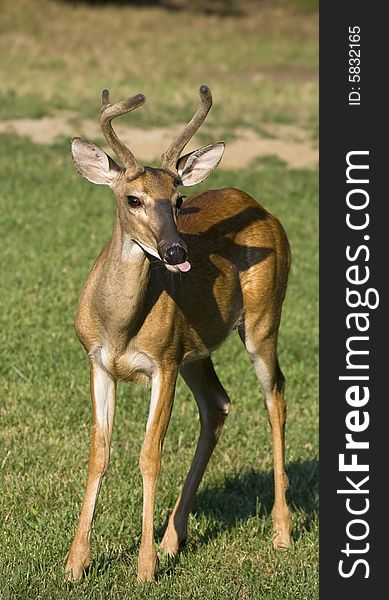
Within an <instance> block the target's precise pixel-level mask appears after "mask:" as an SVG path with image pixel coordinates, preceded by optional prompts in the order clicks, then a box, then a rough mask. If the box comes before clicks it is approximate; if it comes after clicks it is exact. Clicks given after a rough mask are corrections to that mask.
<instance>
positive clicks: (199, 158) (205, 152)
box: [177, 142, 225, 186]
mask: <svg viewBox="0 0 389 600" xmlns="http://www.w3.org/2000/svg"><path fill="white" fill-rule="evenodd" d="M224 148H225V144H224V142H217V144H210V145H209V146H204V147H203V148H199V149H198V150H195V151H194V152H190V153H189V154H185V156H181V158H180V159H179V160H178V162H177V172H178V174H179V176H180V179H181V185H185V186H187V185H196V183H200V182H201V181H204V179H205V178H206V177H208V175H210V174H211V173H212V172H213V171H214V170H215V169H216V167H217V166H218V164H219V162H220V161H221V158H222V156H223V152H224Z"/></svg>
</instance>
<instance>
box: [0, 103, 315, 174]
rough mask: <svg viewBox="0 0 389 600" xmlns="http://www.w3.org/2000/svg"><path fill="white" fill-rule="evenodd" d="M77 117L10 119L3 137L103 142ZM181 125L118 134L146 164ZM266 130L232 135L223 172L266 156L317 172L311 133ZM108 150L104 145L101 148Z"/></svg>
mask: <svg viewBox="0 0 389 600" xmlns="http://www.w3.org/2000/svg"><path fill="white" fill-rule="evenodd" d="M75 117H76V115H73V114H71V113H65V114H61V115H57V116H54V117H43V118H41V119H10V120H6V121H0V133H11V134H14V135H18V136H23V137H27V138H29V139H31V140H32V141H33V142H35V143H38V144H52V143H54V142H55V141H56V140H57V139H58V138H63V137H69V138H71V137H72V136H79V137H85V138H86V139H89V140H95V141H96V142H97V143H99V142H101V138H102V134H101V131H100V128H99V126H98V124H97V123H96V122H95V121H92V120H89V119H85V120H82V121H81V120H79V119H78V118H75ZM180 127H182V125H180V124H178V125H176V126H174V127H169V128H154V129H136V128H133V127H126V126H124V125H118V126H117V127H116V130H117V132H118V134H119V136H120V137H121V139H123V141H124V142H125V143H127V145H129V146H130V147H131V149H132V151H133V152H134V154H135V155H136V156H137V157H139V159H141V160H143V161H154V160H155V159H156V158H158V157H159V156H161V154H162V153H163V152H164V151H165V150H166V148H167V146H168V145H169V144H170V141H171V139H172V137H173V136H174V135H175V133H177V132H178V131H179V130H180ZM264 130H266V131H268V132H269V133H270V134H271V136H272V137H271V138H269V137H267V136H261V135H260V134H258V133H256V132H254V131H252V130H250V129H248V128H247V129H246V128H239V129H236V130H235V131H232V132H231V133H232V134H233V138H234V139H232V140H231V141H229V142H228V144H227V147H226V152H225V155H224V158H223V160H222V163H221V165H220V166H221V168H224V169H238V168H244V167H248V166H250V165H252V164H255V161H256V160H258V159H261V158H263V157H265V156H275V157H277V158H278V159H280V160H281V161H283V162H284V163H285V164H286V165H287V166H288V167H289V168H295V169H299V168H316V167H317V162H318V151H317V149H316V148H315V147H314V145H313V142H312V140H311V139H310V138H309V137H308V136H307V132H306V131H304V130H303V129H299V128H298V127H297V126H296V125H284V124H282V125H278V124H272V125H269V124H268V123H267V124H266V126H265V127H264ZM101 145H102V146H103V147H104V148H105V149H107V148H106V147H105V146H104V144H101ZM201 145H203V143H201V142H200V141H199V140H196V136H195V137H194V139H193V140H192V141H191V143H190V144H188V151H191V150H193V149H195V148H198V147H199V146H201Z"/></svg>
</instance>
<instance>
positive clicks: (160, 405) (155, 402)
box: [138, 371, 177, 581]
mask: <svg viewBox="0 0 389 600" xmlns="http://www.w3.org/2000/svg"><path fill="white" fill-rule="evenodd" d="M176 379H177V371H174V372H166V371H165V372H163V373H162V372H161V371H160V372H159V373H156V374H155V375H154V376H153V379H152V391H151V402H150V413H149V418H148V421H147V426H146V435H145V439H144V442H143V447H142V451H141V455H140V461H139V464H140V470H141V473H142V478H143V520H142V541H141V545H140V550H139V557H138V580H140V581H152V580H153V579H154V575H155V569H156V566H157V553H156V550H155V544H154V506H155V489H156V485H157V478H158V474H159V470H160V466H161V453H162V446H163V441H164V438H165V433H166V430H167V427H168V425H169V421H170V415H171V412H172V407H173V399H174V390H175V385H176Z"/></svg>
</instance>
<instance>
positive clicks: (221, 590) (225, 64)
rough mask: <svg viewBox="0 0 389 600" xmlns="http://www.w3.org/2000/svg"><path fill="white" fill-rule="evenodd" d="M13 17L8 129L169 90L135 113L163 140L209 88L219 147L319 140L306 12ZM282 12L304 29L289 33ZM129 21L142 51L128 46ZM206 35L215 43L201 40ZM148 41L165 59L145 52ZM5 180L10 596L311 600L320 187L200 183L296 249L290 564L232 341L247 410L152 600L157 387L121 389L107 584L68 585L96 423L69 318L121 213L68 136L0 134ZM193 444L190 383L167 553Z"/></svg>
mask: <svg viewBox="0 0 389 600" xmlns="http://www.w3.org/2000/svg"><path fill="white" fill-rule="evenodd" d="M6 4H7V8H6V10H3V13H2V19H1V28H2V31H1V33H2V35H1V38H0V56H1V57H2V58H1V59H0V60H1V61H2V62H1V65H0V67H1V73H0V74H1V75H2V78H1V103H0V107H1V108H0V110H1V118H3V119H4V118H9V117H11V116H29V117H34V116H38V115H42V114H50V113H51V111H55V110H58V109H66V110H72V111H74V114H75V117H74V118H78V117H77V115H80V118H81V117H85V116H88V117H89V118H93V116H94V115H95V114H96V98H98V94H99V92H100V89H101V88H102V87H104V86H109V87H110V88H112V90H114V91H115V96H117V97H120V96H121V95H122V94H124V95H128V94H131V93H133V92H137V91H144V92H145V93H146V94H147V93H148V92H151V91H153V92H154V93H153V97H154V98H155V99H156V101H155V102H154V103H153V104H152V103H150V107H149V108H148V109H147V111H146V110H145V114H141V111H139V116H138V115H137V119H138V120H137V124H138V125H139V126H145V127H148V126H152V125H155V124H158V125H161V124H167V123H168V122H169V120H170V119H171V117H172V113H171V109H169V105H170V104H171V103H172V104H174V107H175V109H176V108H177V110H175V114H174V118H175V119H176V120H177V121H179V120H181V119H184V118H187V116H188V115H189V112H190V108H191V106H192V105H193V89H196V88H197V86H198V84H199V83H201V82H202V81H206V82H207V83H209V85H210V86H212V89H213V90H215V91H216V93H215V95H216V96H218V97H219V102H218V105H217V106H215V108H214V110H213V111H212V114H211V115H210V124H209V125H208V127H209V131H210V130H212V128H213V127H217V128H218V129H221V130H225V131H228V129H229V128H230V127H233V126H235V123H236V122H237V121H239V119H247V120H248V121H249V123H250V124H252V126H253V127H257V126H259V125H262V124H263V123H266V120H267V119H269V120H272V119H273V120H274V121H277V119H278V121H282V120H284V121H285V122H293V123H296V124H298V125H299V126H300V127H304V128H307V129H309V130H310V131H312V135H314V130H315V123H316V88H315V81H314V79H312V76H311V74H310V73H311V71H312V72H313V71H314V69H315V68H316V60H317V57H316V45H315V44H316V43H315V40H314V35H315V18H314V15H312V14H311V13H310V12H308V13H307V12H306V11H305V8H304V10H302V9H300V8H298V7H297V8H296V7H295V6H294V5H293V6H290V4H289V3H276V7H275V8H272V7H271V6H270V3H268V2H263V3H260V4H261V7H262V10H259V11H258V14H257V13H255V14H254V17H253V14H252V13H250V15H251V16H250V18H249V17H248V16H247V17H240V18H239V19H238V18H237V17H235V18H234V17H223V18H221V17H218V16H215V15H206V14H192V13H191V14H189V13H187V12H186V11H182V12H181V11H177V12H172V11H166V10H163V9H161V8H141V9H139V8H136V7H133V6H131V7H122V6H121V5H120V4H119V5H117V6H109V7H108V6H107V7H94V6H90V5H88V4H87V3H80V4H78V5H77V6H72V5H71V4H69V3H65V2H63V3H60V2H48V1H43V0H37V1H36V2H27V0H23V1H21V0H16V1H14V2H12V3H11V2H10V3H6ZM262 4H263V6H262ZM33 6H34V7H38V8H34V9H33ZM250 6H251V5H250ZM249 8H250V7H249ZM250 10H252V9H251V8H250ZM276 10H278V11H281V13H280V14H281V15H282V16H283V17H285V15H286V16H287V17H288V18H287V19H285V18H282V19H280V18H278V17H277V13H276V12H275V11H276ZM127 22H128V23H129V31H130V30H131V35H130V34H129V35H128V37H127V36H123V35H121V34H120V32H121V31H122V28H123V27H124V26H125V24H126V23H127ZM134 23H135V24H136V26H135V25H134ZM297 24H299V26H297ZM146 25H147V27H148V29H147V31H148V33H147V35H146V34H145V32H144V30H145V26H146ZM152 27H154V29H152ZM150 28H151V29H150ZM204 31H207V32H209V35H208V38H207V39H206V40H204V41H203V35H204ZM104 32H105V33H104ZM153 32H154V33H153ZM104 35H105V36H106V37H104ZM188 36H189V38H190V39H189V41H187V40H188ZM234 36H238V37H239V40H240V43H239V44H237V45H234V40H236V39H237V37H234ZM146 39H147V40H150V43H152V44H153V46H154V53H151V51H150V49H149V48H148V47H147V48H145V46H144V43H145V40H146ZM183 39H185V40H186V41H185V43H183V41H182V40H183ZM54 41H55V42H56V43H55V47H54V45H53V43H54ZM126 49H127V50H126ZM124 51H126V52H127V54H125V56H124V57H123V54H122V53H123V52H124ZM4 52H5V54H4ZM258 65H260V68H259V67H258ZM146 67H147V68H146ZM257 72H258V73H259V75H258V77H259V78H258V77H256V73H257ZM261 77H262V79H261ZM129 82H130V84H131V85H130V86H129ZM129 87H130V89H129ZM298 90H300V94H299V95H298ZM301 90H304V93H303V92H302V91H301ZM310 90H311V91H310ZM223 98H224V99H226V98H227V101H225V102H223V101H222V99H223ZM145 108H146V107H145ZM205 131H207V129H205ZM0 178H1V182H2V185H1V190H0V235H1V240H2V258H1V277H0V287H1V294H0V377H1V381H0V385H1V388H0V389H1V403H0V424H1V425H0V490H1V494H0V510H1V519H2V527H1V529H0V549H1V552H0V598H1V599H2V600H3V599H4V600H5V599H8V598H9V599H23V600H24V599H31V600H35V599H40V598H42V599H45V600H46V599H47V600H51V599H58V600H61V599H67V598H69V599H71V598H74V599H90V598H91V599H96V600H97V599H99V600H100V599H111V598H112V599H119V598H129V599H132V598H134V599H135V598H136V599H138V598H139V599H143V598H145V599H146V598H150V599H173V600H174V599H179V598H185V599H186V598H188V599H189V598H195V599H200V598H204V597H205V598H209V599H215V600H216V599H228V600H229V599H234V598H237V599H244V600H248V599H261V600H262V599H263V600H264V599H265V598H266V599H267V600H289V599H290V600H292V599H293V600H315V599H316V598H317V597H318V576H317V570H318V523H317V510H318V506H317V486H318V463H317V459H318V449H317V445H318V444H317V433H318V432H317V429H318V427H317V415H318V410H317V358H318V356H317V353H318V348H317V345H318V341H317V335H318V332H317V294H318V285H317V175H316V173H315V172H314V171H309V170H305V171H302V170H288V169H286V168H285V167H283V166H282V164H280V163H278V162H277V161H275V160H268V161H262V163H261V165H258V168H257V169H252V170H248V169H247V170H240V171H235V172H233V171H224V172H221V171H220V172H216V173H215V174H213V175H212V176H211V177H210V178H209V180H208V181H207V183H206V184H205V185H203V186H199V189H202V187H204V188H206V189H211V188H216V187H226V186H229V185H234V186H236V187H239V188H242V189H244V190H245V191H247V192H249V193H251V194H252V195H254V197H256V198H257V199H258V200H259V201H260V202H261V203H262V204H263V205H264V206H265V207H266V208H268V209H269V210H270V211H271V212H273V213H274V214H275V215H276V216H278V217H279V218H280V220H281V221H282V223H283V225H284V227H285V229H286V231H287V233H288V236H289V239H290V242H291V247H292V253H293V265H292V271H291V277H290V284H289V288H288V292H287V297H286V301H285V305H284V312H283V320H282V326H281V334H280V342H279V354H280V362H281V365H282V368H283V371H284V373H285V376H286V378H287V401H288V407H289V409H288V424H287V472H288V476H289V481H290V488H289V492H288V499H289V503H290V506H291V509H292V519H293V539H294V544H293V548H292V549H291V550H290V551H287V552H282V553H276V552H274V551H273V550H272V548H271V536H272V529H271V514H270V513H271V508H272V501H273V483H272V457H271V440H270V430H269V426H268V423H267V418H266V414H265V410H264V407H263V399H262V394H261V392H260V390H259V388H258V384H257V381H256V378H255V376H254V373H253V371H252V369H251V367H250V365H249V361H248V359H247V356H246V354H245V351H244V349H243V347H242V344H241V343H240V341H239V340H238V337H237V336H236V335H235V334H234V335H233V336H232V337H231V338H230V340H229V341H228V342H227V343H226V344H225V345H224V346H223V347H222V348H221V349H220V350H218V351H217V352H216V353H215V355H214V358H215V365H216V369H217V371H218V373H219V375H220V379H221V381H222V382H223V384H224V385H225V387H226V389H227V390H228V392H229V394H230V396H231V400H232V409H231V412H230V416H229V417H228V420H227V423H226V426H225V429H224V431H223V435H222V437H221V440H220V442H219V445H218V447H217V449H216V451H215V454H214V457H213V459H212V461H211V463H210V467H209V469H208V471H207V473H206V475H205V478H204V482H203V484H202V486H201V488H200V491H199V494H198V498H197V501H196V505H195V508H194V511H193V514H192V515H191V518H190V523H189V526H190V528H189V535H190V537H189V540H188V545H187V548H186V549H185V551H184V552H183V553H182V554H181V555H180V557H179V558H178V559H177V560H176V561H175V562H174V563H173V562H172V561H168V560H167V559H165V558H163V557H161V561H160V569H159V577H158V579H157V582H156V583H154V584H146V585H140V584H138V583H137V582H136V556H137V549H138V547H139V542H140V526H141V510H142V486H141V476H140V473H139V468H138V457H139V451H140V447H141V443H142V437H143V433H144V427H145V423H146V419H147V411H148V399H149V393H150V390H149V388H148V387H144V386H141V385H131V386H128V385H120V386H119V390H118V404H117V413H116V424H115V429H114V434H113V444H112V458H111V463H110V468H109V471H108V475H107V478H106V480H105V482H104V484H103V486H102V490H101V494H100V500H99V503H98V507H97V511H96V519H95V529H94V534H93V557H94V562H93V566H92V569H91V572H90V573H89V574H88V576H87V577H86V579H85V580H84V581H83V582H82V583H80V584H76V585H66V584H64V583H63V580H62V570H63V565H64V561H65V557H66V553H67V551H68V549H69V545H70V542H71V539H72V535H73V533H74V529H75V525H76V519H77V517H78V513H79V508H80V504H81V500H82V494H83V490H84V485H85V477H86V469H87V457H88V445H89V434H90V423H91V414H90V400H89V395H88V377H89V369H88V360H87V358H86V356H85V354H84V352H83V349H82V348H81V346H80V344H79V343H78V341H77V340H76V338H75V334H74V332H73V318H74V312H75V307H76V303H77V297H78V293H79V291H80V288H81V286H82V284H83V282H84V280H85V277H86V274H87V271H88V269H89V268H90V266H91V264H92V263H93V261H94V259H95V257H96V256H97V254H98V252H99V250H100V248H101V246H102V244H103V243H104V242H105V241H106V240H107V239H108V238H109V236H110V231H111V227H112V223H113V216H114V206H113V201H112V198H111V197H110V193H109V192H108V191H107V190H105V189H101V188H99V187H97V186H95V187H94V186H92V185H91V184H88V183H86V182H83V181H81V179H80V178H79V177H78V176H77V174H76V173H75V171H74V168H73V165H72V163H71V159H70V154H69V142H68V140H63V141H59V142H58V143H57V144H55V145H51V146H49V145H35V144H33V143H32V142H30V141H28V140H26V139H23V138H18V137H15V136H6V135H2V136H0ZM197 434H198V418H197V414H196V408H195V403H194V401H193V399H192V398H191V396H190V393H189V391H188V390H187V388H186V387H185V385H184V384H183V382H182V381H180V383H179V385H178V389H177V394H176V402H175V407H174V411H173V416H172V420H171V424H170V427H169V431H168V434H167V439H166V443H165V447H164V454H163V467H162V473H161V476H160V480H159V485H158V495H157V508H156V531H157V533H156V538H157V542H158V541H160V539H161V537H162V534H163V530H164V526H165V524H166V521H167V518H168V515H169V511H170V510H171V509H172V507H173V505H174V502H175V499H176V497H177V494H178V491H179V488H180V485H181V484H182V481H183V479H184V477H185V474H186V472H187V469H188V467H189V464H190V461H191V457H192V453H193V449H194V445H195V441H196V436H197Z"/></svg>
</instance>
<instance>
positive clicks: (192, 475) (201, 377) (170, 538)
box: [161, 358, 230, 555]
mask: <svg viewBox="0 0 389 600" xmlns="http://www.w3.org/2000/svg"><path fill="white" fill-rule="evenodd" d="M181 375H182V377H183V378H184V380H185V382H186V384H187V385H188V387H189V388H190V390H191V391H192V393H193V395H194V397H195V400H196V403H197V406H198V409H199V414H200V426H201V428H200V437H199V440H198V442H197V447H196V451H195V455H194V457H193V462H192V465H191V467H190V469H189V473H188V475H187V477H186V480H185V483H184V486H183V488H182V491H181V494H180V496H179V498H178V500H177V502H176V504H175V506H174V509H173V512H172V514H171V516H170V519H169V523H168V526H167V528H166V531H165V535H164V536H163V539H162V542H161V546H162V548H163V550H164V552H165V554H169V555H174V554H176V553H177V552H178V550H179V549H180V546H181V545H183V544H184V543H185V541H186V538H187V528H188V517H189V512H190V510H191V508H192V505H193V502H194V499H195V496H196V492H197V489H198V487H199V485H200V482H201V479H202V477H203V475H204V472H205V469H206V468H207V464H208V462H209V459H210V458H211V455H212V452H213V450H214V448H215V446H216V444H217V441H218V439H219V436H220V433H221V431H222V428H223V425H224V421H225V419H226V416H227V414H228V410H229V407H230V400H229V398H228V395H227V393H226V391H225V389H224V388H223V386H222V384H221V383H220V381H219V378H218V376H217V375H216V372H215V369H214V368H213V364H212V361H211V359H210V358H205V359H202V360H198V361H196V362H192V363H188V364H186V365H183V366H182V367H181Z"/></svg>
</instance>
